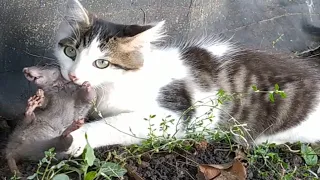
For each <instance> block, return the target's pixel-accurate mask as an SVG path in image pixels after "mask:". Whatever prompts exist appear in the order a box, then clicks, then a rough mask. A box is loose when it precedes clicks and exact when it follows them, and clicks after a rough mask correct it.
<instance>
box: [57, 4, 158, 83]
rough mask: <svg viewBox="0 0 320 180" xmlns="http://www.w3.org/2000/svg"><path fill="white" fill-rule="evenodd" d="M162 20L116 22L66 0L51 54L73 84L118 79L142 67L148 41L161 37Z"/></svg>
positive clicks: (64, 75) (149, 43)
mask: <svg viewBox="0 0 320 180" xmlns="http://www.w3.org/2000/svg"><path fill="white" fill-rule="evenodd" d="M163 25H164V21H161V22H159V23H157V24H155V25H144V26H142V25H124V24H115V23H111V22H108V21H105V20H103V19H100V18H99V17H96V16H95V15H93V14H91V13H90V12H88V11H87V10H86V9H85V8H84V7H83V6H82V5H81V4H80V2H79V1H78V0H69V1H68V2H67V8H66V14H65V16H64V21H63V22H62V23H61V25H60V27H59V30H58V31H57V36H56V43H57V44H56V46H55V50H54V54H55V56H56V58H57V59H58V61H59V64H60V66H61V73H62V75H63V77H64V78H65V79H67V80H72V81H74V82H75V83H76V84H79V85H80V84H82V83H83V82H85V81H88V82H89V83H90V84H91V85H92V86H99V85H101V84H104V83H113V82H117V81H120V80H121V79H122V78H124V77H125V76H126V75H127V74H129V73H128V72H136V71H139V70H140V69H141V68H143V65H144V60H145V59H144V55H145V54H146V53H148V52H149V51H151V48H152V46H151V43H152V42H155V41H157V40H159V39H160V38H162V37H163V35H164V31H163Z"/></svg>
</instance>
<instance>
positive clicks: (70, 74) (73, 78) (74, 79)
mask: <svg viewBox="0 0 320 180" xmlns="http://www.w3.org/2000/svg"><path fill="white" fill-rule="evenodd" d="M68 76H69V78H70V80H71V81H73V82H74V81H76V80H78V78H77V77H76V75H74V74H73V73H69V74H68Z"/></svg>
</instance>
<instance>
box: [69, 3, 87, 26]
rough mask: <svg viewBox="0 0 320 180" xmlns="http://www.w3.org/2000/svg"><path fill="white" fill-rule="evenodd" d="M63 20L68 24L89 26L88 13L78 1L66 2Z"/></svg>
mask: <svg viewBox="0 0 320 180" xmlns="http://www.w3.org/2000/svg"><path fill="white" fill-rule="evenodd" d="M65 19H66V20H67V21H69V22H77V23H81V24H83V25H90V23H91V22H90V16H89V12H88V11H87V10H86V9H85V8H84V7H83V6H82V4H81V3H80V2H79V1H78V0H68V1H67V9H66V14H65Z"/></svg>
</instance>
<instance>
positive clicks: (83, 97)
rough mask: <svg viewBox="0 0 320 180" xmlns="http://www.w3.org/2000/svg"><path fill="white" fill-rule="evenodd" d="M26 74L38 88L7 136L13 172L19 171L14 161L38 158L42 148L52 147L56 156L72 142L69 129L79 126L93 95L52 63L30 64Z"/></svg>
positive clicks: (40, 156)
mask: <svg viewBox="0 0 320 180" xmlns="http://www.w3.org/2000/svg"><path fill="white" fill-rule="evenodd" d="M23 72H24V75H25V77H26V78H27V79H28V80H29V81H31V82H33V83H35V84H36V86H37V87H38V88H39V90H38V91H37V94H36V95H35V96H33V97H31V98H30V99H29V100H28V107H27V108H26V113H25V117H24V119H23V120H22V121H21V122H19V124H18V126H17V127H16V128H15V129H14V131H13V133H12V134H11V136H10V137H9V141H8V144H7V147H6V150H5V153H6V159H7V161H8V165H9V168H10V170H11V172H12V173H14V172H15V173H16V174H17V175H21V173H20V171H19V169H18V167H17V165H16V162H17V161H19V160H23V159H29V160H35V161H37V160H39V159H41V158H43V157H44V151H46V150H48V149H50V148H52V147H54V148H55V151H56V152H57V158H64V157H66V155H65V154H64V153H63V151H65V150H66V149H67V148H68V147H69V146H70V145H71V143H72V141H73V139H72V136H71V135H69V134H70V132H72V131H73V130H75V129H77V128H79V127H80V126H81V124H82V123H84V119H85V118H86V116H87V114H88V113H89V111H90V109H91V108H92V101H93V100H95V98H96V92H95V91H94V89H93V88H92V87H91V86H90V85H89V84H88V83H87V82H85V83H84V84H83V85H82V86H78V85H76V84H74V83H70V82H68V81H66V80H65V79H64V78H63V77H62V75H61V72H60V69H59V68H58V67H55V66H43V67H40V66H32V67H27V68H24V69H23Z"/></svg>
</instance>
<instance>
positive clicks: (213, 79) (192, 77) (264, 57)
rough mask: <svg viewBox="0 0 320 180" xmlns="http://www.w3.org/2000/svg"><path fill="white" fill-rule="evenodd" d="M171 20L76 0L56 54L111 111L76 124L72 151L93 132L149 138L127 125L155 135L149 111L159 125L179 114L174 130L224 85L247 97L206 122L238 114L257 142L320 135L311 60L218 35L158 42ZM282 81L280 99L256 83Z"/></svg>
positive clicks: (125, 139)
mask: <svg viewBox="0 0 320 180" xmlns="http://www.w3.org/2000/svg"><path fill="white" fill-rule="evenodd" d="M163 26H164V22H160V23H158V24H155V25H147V26H139V25H123V24H115V23H111V22H107V21H104V20H102V19H100V18H98V17H96V16H93V15H92V14H90V13H89V12H88V11H87V10H86V9H85V8H84V7H83V6H82V5H81V4H80V3H79V2H78V1H77V0H69V1H68V4H67V12H66V15H65V21H64V22H62V24H61V27H60V29H59V31H58V32H57V44H56V48H55V55H56V57H57V59H58V61H59V64H60V66H61V71H62V74H63V76H64V78H66V79H67V80H72V81H74V82H75V83H77V84H82V83H83V82H84V81H89V82H90V84H91V85H93V86H94V87H95V88H96V89H97V90H98V92H99V101H98V110H99V111H100V112H101V113H102V115H103V117H105V118H104V119H100V120H97V121H94V122H90V123H87V124H85V125H84V126H83V127H81V128H80V129H78V130H76V131H74V132H72V133H71V135H72V137H73V143H72V145H71V147H70V149H69V151H68V153H75V155H76V156H77V155H79V154H80V153H81V152H82V150H83V148H84V147H85V144H86V141H85V136H84V133H85V132H87V133H88V139H89V143H90V144H91V146H92V147H94V148H97V147H101V146H106V145H112V144H123V145H128V144H132V143H139V142H140V141H141V139H139V138H135V137H132V136H129V135H127V134H125V133H128V134H132V133H131V131H132V132H133V133H134V134H135V135H136V136H138V137H143V138H145V137H147V135H148V132H149V130H148V127H149V122H148V121H146V120H144V118H148V117H149V115H151V114H155V115H156V117H155V118H154V119H152V123H153V124H155V125H159V124H160V123H161V121H162V118H165V117H166V116H167V115H171V117H172V118H176V121H175V122H174V124H173V125H171V126H170V127H169V130H168V131H169V133H174V132H175V131H176V124H177V122H178V119H179V118H180V117H181V116H182V114H184V113H183V112H185V110H187V109H188V107H190V106H191V105H192V104H193V103H195V102H196V101H198V100H203V99H205V98H207V97H210V98H212V99H216V93H217V91H218V90H219V89H223V90H225V91H226V92H227V93H234V92H241V93H245V94H246V97H245V98H243V99H240V100H235V101H233V102H231V103H227V104H225V105H224V106H222V107H221V109H222V110H223V111H221V110H219V109H215V110H214V115H215V117H214V119H213V122H211V121H210V120H205V122H204V124H203V127H207V128H208V127H209V128H214V127H216V126H217V123H218V122H219V123H226V122H227V121H228V120H229V119H230V116H229V115H231V116H233V117H234V118H235V119H236V120H237V121H239V122H240V123H241V124H247V125H248V128H249V129H250V130H251V131H250V133H251V136H252V137H253V139H254V142H255V143H257V144H259V143H261V142H264V141H266V140H268V141H269V142H275V143H285V142H295V141H302V142H316V141H319V140H320V131H319V127H320V104H319V102H320V101H319V98H320V79H319V77H318V75H317V74H318V69H315V68H314V67H313V66H312V65H311V64H309V62H308V61H307V60H305V59H304V60H302V59H290V58H287V57H280V56H273V55H268V54H265V53H262V52H260V51H250V50H245V49H242V48H239V47H237V46H235V45H234V44H232V43H230V42H227V41H214V40H210V39H212V38H211V37H208V40H204V41H199V42H198V43H191V41H190V42H188V40H186V43H184V45H180V46H166V47H159V46H155V45H153V43H154V42H157V41H159V40H162V38H163V37H164V31H163ZM193 42H194V41H193ZM276 83H277V84H279V86H280V88H282V90H284V91H285V92H286V94H287V98H285V99H281V98H279V97H278V96H276V102H275V103H272V102H270V100H269V95H268V93H256V92H254V91H253V90H252V88H251V86H252V85H256V86H257V87H258V88H259V89H260V90H264V91H271V90H273V89H274V85H275V84H276ZM203 102H210V100H209V99H206V100H203ZM210 109H211V107H209V106H201V107H199V108H197V109H194V110H191V111H189V112H188V113H186V114H184V115H185V116H184V119H186V118H189V117H190V118H191V119H195V118H197V117H199V116H202V115H203V114H204V113H205V112H207V111H210ZM186 124H187V121H185V122H184V123H179V125H178V126H177V127H178V129H180V131H179V133H178V134H177V136H178V137H182V136H183V135H184V128H185V126H186ZM157 129H158V130H159V128H157ZM123 132H125V133H123ZM156 132H157V133H160V132H159V131H156ZM77 150H80V151H77Z"/></svg>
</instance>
